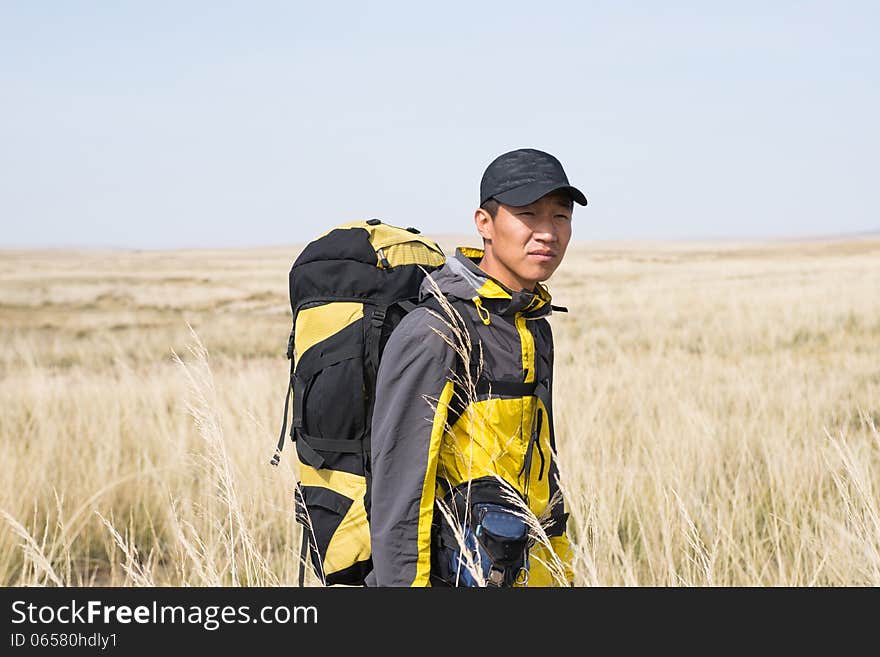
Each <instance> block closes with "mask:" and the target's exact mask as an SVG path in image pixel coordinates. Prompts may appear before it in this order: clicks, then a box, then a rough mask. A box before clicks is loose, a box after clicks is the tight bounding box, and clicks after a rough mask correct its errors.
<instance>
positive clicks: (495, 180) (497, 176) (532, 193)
mask: <svg viewBox="0 0 880 657" xmlns="http://www.w3.org/2000/svg"><path fill="white" fill-rule="evenodd" d="M557 189H565V190H568V192H569V193H570V194H571V198H572V200H574V201H575V202H577V203H578V204H580V205H586V204H587V197H586V196H584V194H583V192H581V190H579V189H578V188H577V187H572V186H571V185H569V184H568V176H566V175H565V170H564V169H563V168H562V164H560V163H559V160H557V159H556V158H555V157H553V156H552V155H550V153H545V152H544V151H539V150H535V149H534V148H519V149H517V150H515V151H510V152H509V153H504V154H503V155H499V156H498V157H496V158H495V159H494V160H492V162H491V163H490V164H489V166H488V167H486V171H484V172H483V179H482V180H481V181H480V205H483V203H485V202H486V201H488V200H489V199H490V198H494V199H495V200H497V201H499V202H500V203H504V204H505V205H513V206H521V205H529V204H530V203H534V202H535V201H537V200H538V199H539V198H541V197H542V196H544V195H546V194H549V193H550V192H554V191H556V190H557Z"/></svg>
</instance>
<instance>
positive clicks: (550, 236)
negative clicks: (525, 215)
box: [534, 215, 559, 242]
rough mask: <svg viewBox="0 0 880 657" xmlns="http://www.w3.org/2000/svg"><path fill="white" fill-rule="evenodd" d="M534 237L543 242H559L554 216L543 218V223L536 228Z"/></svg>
mask: <svg viewBox="0 0 880 657" xmlns="http://www.w3.org/2000/svg"><path fill="white" fill-rule="evenodd" d="M534 235H535V238H536V239H538V240H540V241H542V242H557V241H559V235H558V234H557V227H556V224H555V223H554V221H553V216H552V215H549V216H544V217H542V219H541V222H540V223H539V224H538V225H537V226H535V231H534Z"/></svg>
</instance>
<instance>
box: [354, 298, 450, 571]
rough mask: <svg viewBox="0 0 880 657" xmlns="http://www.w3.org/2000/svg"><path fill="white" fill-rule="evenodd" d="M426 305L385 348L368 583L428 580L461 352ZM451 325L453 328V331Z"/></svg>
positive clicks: (374, 446) (375, 432) (375, 424)
mask: <svg viewBox="0 0 880 657" xmlns="http://www.w3.org/2000/svg"><path fill="white" fill-rule="evenodd" d="M438 324H439V321H438V320H437V319H436V318H435V317H433V316H432V315H431V314H430V313H429V312H428V311H427V310H426V309H424V308H417V309H416V310H414V311H412V312H411V313H410V314H408V315H407V316H406V317H405V318H404V319H403V320H402V321H401V323H400V324H399V325H398V326H397V328H396V329H395V330H394V331H393V332H392V334H391V336H390V337H389V339H388V343H387V344H386V346H385V349H384V351H383V353H382V361H381V364H380V366H379V372H378V376H377V380H376V396H375V401H374V408H373V420H372V437H371V461H372V484H371V488H372V492H371V495H370V500H371V503H370V506H371V509H370V541H371V546H372V558H373V572H372V573H371V574H370V575H369V576H368V578H367V584H368V585H369V586H429V585H430V583H429V575H430V569H431V522H432V520H433V512H434V490H435V486H436V472H437V458H438V454H439V450H440V440H441V438H442V436H443V432H444V429H445V424H446V408H447V405H448V403H449V401H450V398H451V396H452V383H451V381H450V378H451V372H453V371H454V369H455V358H456V356H455V352H454V351H453V350H452V348H451V347H450V346H449V345H447V344H446V342H445V341H444V340H443V338H442V337H441V336H440V335H437V334H436V333H435V332H434V331H433V330H432V327H436V328H438V329H443V327H442V326H439V325H438ZM447 332H448V331H447Z"/></svg>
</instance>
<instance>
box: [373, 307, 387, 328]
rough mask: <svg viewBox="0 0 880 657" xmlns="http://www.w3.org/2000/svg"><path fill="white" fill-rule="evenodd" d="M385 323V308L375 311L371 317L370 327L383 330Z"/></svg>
mask: <svg viewBox="0 0 880 657" xmlns="http://www.w3.org/2000/svg"><path fill="white" fill-rule="evenodd" d="M384 323H385V308H376V309H375V310H373V314H372V316H371V317H370V325H371V326H373V328H377V329H379V328H382V325H383V324H384Z"/></svg>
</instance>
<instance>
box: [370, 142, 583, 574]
mask: <svg viewBox="0 0 880 657" xmlns="http://www.w3.org/2000/svg"><path fill="white" fill-rule="evenodd" d="M573 202H577V203H578V204H580V205H586V204H587V199H586V198H585V197H584V195H583V194H582V193H581V192H580V191H579V190H578V189H577V188H575V187H572V186H571V185H570V184H569V182H568V178H567V176H566V174H565V172H564V170H563V168H562V165H561V164H560V163H559V161H558V160H557V159H556V158H555V157H553V156H552V155H550V154H548V153H544V152H542V151H538V150H534V149H519V150H515V151H511V152H509V153H505V154H503V155H501V156H499V157H498V158H496V159H495V160H494V161H493V162H492V163H491V164H489V166H488V167H487V168H486V171H485V172H484V174H483V178H482V181H481V183H480V207H479V208H478V209H477V210H476V211H475V212H474V223H475V224H476V228H477V231H478V232H479V234H480V236H481V237H482V238H483V245H484V248H483V249H482V250H480V249H471V248H464V247H462V248H459V249H457V251H456V254H455V256H454V257H452V258H449V259H448V260H447V262H446V264H445V265H444V266H443V267H442V268H440V269H439V270H437V271H435V272H433V273H432V274H431V277H430V280H429V279H427V278H426V280H425V281H424V282H423V284H422V287H421V295H420V299H421V301H423V302H426V303H425V304H424V307H422V306H421V305H420V306H419V307H417V308H416V309H415V310H413V311H412V312H410V313H409V314H408V315H407V316H406V317H405V318H404V319H403V320H402V321H401V323H400V324H399V325H398V327H397V328H396V329H395V330H394V332H393V333H392V334H391V337H390V338H389V340H388V343H387V345H386V347H385V351H384V352H383V356H382V363H381V366H380V368H379V373H378V379H377V384H376V398H375V407H374V412H373V420H372V446H371V456H372V493H371V510H370V538H371V543H372V558H373V572H372V573H370V575H369V576H368V578H367V584H368V585H369V586H430V585H451V586H455V585H462V584H463V583H465V584H466V583H468V582H475V583H477V584H487V583H490V584H491V583H493V582H494V583H495V584H498V585H511V584H512V583H514V582H515V583H516V584H519V585H522V584H525V583H527V584H528V585H529V586H552V585H567V584H571V583H572V579H573V575H572V572H571V549H570V546H569V543H568V539H567V536H566V533H565V524H566V519H567V513H565V509H564V503H563V501H562V500H561V496H560V494H559V483H558V469H557V466H556V462H555V453H556V445H555V439H554V434H553V417H552V403H551V396H550V391H551V389H552V372H553V340H552V335H551V331H550V325H549V323H548V322H547V321H546V319H545V318H546V316H547V315H548V314H550V311H551V305H550V295H549V294H548V292H547V290H546V288H544V287H543V286H542V285H541V282H542V281H545V280H547V279H548V278H549V277H550V276H551V275H552V274H553V272H554V271H555V270H556V268H557V267H558V266H559V264H560V263H561V262H562V258H563V257H564V255H565V250H566V247H567V246H568V242H569V240H570V238H571V216H572V209H573ZM434 284H436V288H434ZM432 290H435V291H436V290H439V293H440V294H442V295H443V296H444V297H445V298H446V299H447V300H448V301H449V302H450V303H451V304H452V307H453V308H455V310H456V311H457V312H458V313H459V314H460V315H461V318H462V320H463V321H464V322H465V323H466V324H465V326H466V327H467V334H468V335H469V336H470V341H471V342H472V343H474V342H477V343H478V344H474V349H475V353H478V354H480V355H481V359H480V360H481V362H480V369H479V371H478V372H476V373H475V374H474V376H478V377H479V379H478V381H477V384H476V385H474V386H473V387H472V388H470V390H467V389H466V388H467V386H464V385H462V378H463V377H462V374H463V373H465V372H468V371H473V365H472V364H471V363H463V362H462V360H463V359H462V358H461V357H460V355H459V354H458V353H457V352H456V349H455V348H454V344H455V342H454V341H455V331H454V330H453V327H454V326H455V318H454V314H453V315H450V314H449V313H448V310H447V316H446V317H445V318H444V313H443V312H442V311H443V309H444V306H443V304H441V303H438V302H434V303H433V305H432V304H431V303H430V300H431V298H432V296H435V295H434V294H432ZM432 308H433V310H432ZM438 309H439V310H440V311H441V312H437V310H438ZM460 334H461V332H459V335H460ZM444 337H445V339H444ZM468 368H471V369H470V370H468ZM476 484H479V485H480V486H479V487H475V485H476ZM505 488H506V489H507V492H506V493H504V492H501V489H505ZM511 490H513V491H515V495H516V496H517V497H518V498H520V499H521V500H522V502H523V504H524V505H526V506H527V507H528V509H529V510H530V511H531V512H532V513H533V514H534V516H535V517H536V518H543V519H544V520H543V523H542V524H543V525H544V527H545V528H546V531H545V532H544V533H545V540H543V541H538V542H536V543H535V544H533V545H531V547H528V548H526V550H525V551H524V552H523V555H522V557H521V558H519V560H518V561H517V560H516V559H513V560H507V561H505V560H504V559H502V558H501V557H498V563H499V564H501V565H500V566H498V567H497V568H496V567H495V566H497V564H495V563H494V560H495V557H487V553H486V551H484V552H478V551H477V550H476V545H477V540H476V538H475V536H478V535H479V536H486V535H487V534H488V535H489V536H492V535H493V534H492V531H493V530H492V529H491V528H490V527H489V524H488V523H489V520H490V518H491V519H493V522H495V523H496V525H497V527H499V528H500V529H498V530H497V531H498V532H500V533H499V535H502V534H504V533H505V531H507V530H506V529H505V528H508V529H509V528H510V527H511V526H512V524H511V523H513V524H514V525H515V524H516V522H517V519H516V517H515V516H516V514H515V513H514V514H511V515H505V514H506V513H507V510H508V508H514V509H515V508H516V504H514V503H512V502H511V498H510V491H511ZM462 491H464V492H462ZM485 491H489V493H485ZM487 494H488V497H486V495H487ZM475 500H477V501H480V502H481V504H480V505H477V506H473V505H472V506H471V507H468V506H467V505H468V504H472V503H473V502H474V501H475ZM462 501H463V503H464V504H465V506H464V507H462V508H464V509H465V513H466V514H467V513H470V514H474V517H466V518H462V517H461V516H460V515H459V514H458V513H457V509H458V507H457V506H456V504H460V503H462ZM478 507H479V509H480V510H481V511H480V518H482V519H484V520H485V523H486V525H485V527H476V526H475V524H474V523H475V522H477V520H478V519H476V511H474V509H477V508H478ZM468 508H470V509H471V511H468ZM489 512H500V513H501V514H502V515H501V516H500V517H499V516H498V514H497V513H495V515H492V513H489ZM520 515H521V513H520ZM456 522H458V523H459V525H460V526H459V528H458V532H456V531H454V530H452V529H450V528H451V527H452V526H453V525H455V524H456ZM520 522H521V521H520ZM471 530H472V531H471ZM444 537H445V538H444ZM505 540H506V539H505ZM511 540H513V539H511ZM468 541H470V542H468ZM480 545H481V546H482V545H483V543H482V542H480ZM516 545H519V544H518V543H517V544H516ZM503 547H504V546H502V548H503ZM471 548H472V553H471V558H470V559H469V558H468V557H466V556H465V555H466V553H467V552H468V550H469V549H471ZM487 550H488V551H489V552H491V550H489V548H488V547H487ZM517 550H519V548H517V549H516V550H514V552H516V551H517ZM503 551H504V550H503V549H502V552H503ZM551 552H552V553H553V554H551ZM507 556H509V555H507ZM515 556H516V555H515ZM474 557H476V559H474ZM505 558H507V557H505ZM511 564H513V565H511ZM554 564H555V565H556V567H555V568H554ZM468 570H470V571H471V572H470V573H469V572H467V571H468ZM512 571H515V572H512ZM481 575H482V576H483V577H481ZM496 576H497V577H496Z"/></svg>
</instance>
